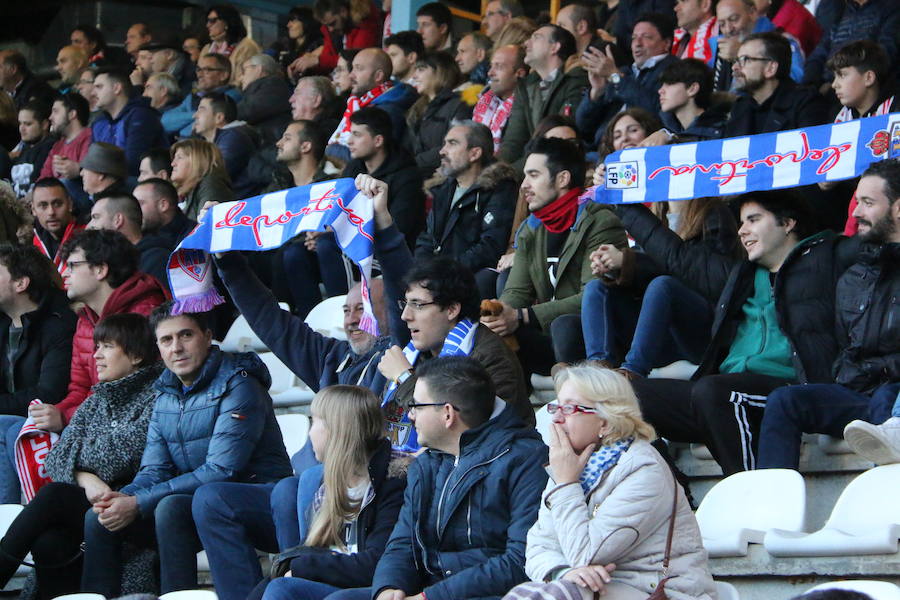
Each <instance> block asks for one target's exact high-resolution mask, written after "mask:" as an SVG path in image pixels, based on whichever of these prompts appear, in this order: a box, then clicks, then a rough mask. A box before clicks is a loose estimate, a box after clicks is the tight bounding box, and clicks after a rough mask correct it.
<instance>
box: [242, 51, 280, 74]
mask: <svg viewBox="0 0 900 600" xmlns="http://www.w3.org/2000/svg"><path fill="white" fill-rule="evenodd" d="M247 62H249V63H251V64H254V65H257V66H259V67H262V74H263V75H275V74H277V73H281V69H280V68H279V66H278V63H277V62H276V61H275V59H274V58H272V57H271V56H269V55H268V54H257V55H255V56H251V57H250V58H249V59H248V60H247Z"/></svg>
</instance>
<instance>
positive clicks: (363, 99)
mask: <svg viewBox="0 0 900 600" xmlns="http://www.w3.org/2000/svg"><path fill="white" fill-rule="evenodd" d="M393 85H394V84H393V83H391V82H390V81H385V82H384V83H382V84H381V85H376V86H375V87H373V88H372V89H371V90H369V91H368V92H366V93H365V94H363V95H362V96H356V95H354V94H350V97H349V98H347V108H346V109H344V116H343V117H341V122H340V123H339V124H338V126H337V129H335V130H334V133H332V134H331V138H330V139H329V140H328V143H329V144H340V145H342V146H346V145H347V142H348V141H349V140H350V117H351V116H352V115H353V113H355V112H356V111H358V110H359V109H361V108H365V107H367V106H368V105H370V104H371V103H372V101H373V100H375V98H377V97H378V96H380V95H382V94H383V93H385V92H386V91H388V90H389V89H391V87H392V86H393Z"/></svg>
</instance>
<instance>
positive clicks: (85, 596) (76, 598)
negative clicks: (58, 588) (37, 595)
mask: <svg viewBox="0 0 900 600" xmlns="http://www.w3.org/2000/svg"><path fill="white" fill-rule="evenodd" d="M53 600H106V596H104V595H103V594H92V593H90V592H80V593H78V594H63V595H62V596H57V597H56V598H54V599H53Z"/></svg>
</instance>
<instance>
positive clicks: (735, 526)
mask: <svg viewBox="0 0 900 600" xmlns="http://www.w3.org/2000/svg"><path fill="white" fill-rule="evenodd" d="M805 518H806V486H805V484H804V482H803V476H802V475H800V473H798V472H797V471H794V470H791V469H760V470H758V471H744V472H742V473H735V474H734V475H730V476H729V477H726V478H725V479H723V480H722V481H720V482H719V483H717V484H716V485H715V486H713V488H712V489H711V490H709V492H707V494H706V496H705V497H704V498H703V502H701V503H700V507H699V508H698V509H697V522H698V524H699V525H700V532H701V533H702V534H703V546H704V547H705V548H706V550H707V551H708V552H709V555H710V556H711V557H721V556H746V555H747V545H748V544H751V543H755V544H759V543H762V541H763V537H764V536H765V533H766V531H768V530H769V529H772V528H776V527H778V528H781V529H784V530H791V531H802V530H803V524H804V521H805Z"/></svg>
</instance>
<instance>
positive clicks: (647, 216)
mask: <svg viewBox="0 0 900 600" xmlns="http://www.w3.org/2000/svg"><path fill="white" fill-rule="evenodd" d="M620 214H621V215H622V219H623V222H624V223H625V224H626V227H627V228H628V232H629V233H630V234H631V235H632V237H634V239H635V241H636V242H637V243H638V244H640V245H641V247H643V248H644V251H645V252H646V253H647V254H649V255H650V256H651V257H652V258H653V259H654V260H655V261H656V262H657V263H658V264H659V265H660V266H661V267H662V268H664V269H665V270H666V271H668V272H669V273H671V274H672V275H673V276H675V277H677V278H679V279H680V280H681V281H683V282H684V283H685V284H686V285H688V286H689V287H691V288H692V289H694V290H695V291H696V292H698V293H699V294H701V295H703V296H704V297H705V298H707V299H708V300H709V301H710V302H714V303H715V304H714V305H713V307H714V316H713V325H712V328H711V330H710V331H711V334H712V335H711V341H710V344H709V346H707V348H706V352H705V353H704V355H703V359H702V360H701V361H700V366H699V368H698V369H697V370H696V371H695V372H694V375H693V377H692V379H699V378H700V377H702V376H704V375H711V374H714V373H717V372H718V371H719V365H721V363H722V361H723V360H724V359H725V357H726V356H727V355H728V353H729V351H730V350H731V346H732V344H733V342H734V340H735V338H736V335H737V332H738V327H739V325H740V324H741V323H742V322H743V319H744V313H743V307H744V304H745V303H746V302H747V300H748V299H749V298H750V296H752V295H753V293H754V278H755V277H756V272H757V269H758V265H757V264H756V263H753V262H750V261H749V260H747V259H745V258H744V259H736V258H733V257H730V256H727V255H724V254H719V253H717V252H715V251H714V250H713V249H711V248H710V247H709V246H707V245H705V244H687V243H685V242H684V241H683V240H682V239H681V238H679V237H678V236H677V235H676V234H675V233H674V232H673V231H671V230H669V229H668V228H667V227H666V226H665V225H663V224H662V223H661V222H660V221H659V219H657V218H656V217H655V216H653V214H651V213H650V211H649V210H645V211H635V210H629V211H628V212H627V213H626V212H622V211H620ZM858 250H859V240H857V239H855V238H850V239H848V238H843V237H841V238H839V237H837V236H835V235H834V234H833V233H832V232H822V233H819V234H816V235H813V236H811V237H809V238H807V239H805V240H802V241H800V242H799V243H798V244H797V245H796V246H795V247H794V249H793V250H792V251H791V252H790V254H788V256H787V258H785V260H784V263H783V264H782V266H781V268H780V269H779V270H778V273H777V274H776V275H775V280H774V285H773V292H772V294H773V297H774V301H775V311H776V316H777V320H778V327H779V328H780V329H781V331H782V333H783V334H784V335H785V337H786V338H787V340H788V342H789V343H790V346H791V361H792V363H793V366H794V371H795V372H796V375H797V380H798V381H799V382H800V383H831V382H832V381H833V380H832V376H831V367H832V364H833V362H834V360H835V358H836V356H837V352H838V347H837V340H836V338H835V332H834V327H833V323H834V310H835V286H836V285H837V281H838V278H839V277H840V276H841V274H842V273H843V272H844V271H845V270H846V269H847V268H848V267H849V266H850V265H851V264H853V262H854V261H855V259H856V255H857V252H858Z"/></svg>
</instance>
